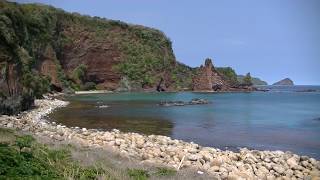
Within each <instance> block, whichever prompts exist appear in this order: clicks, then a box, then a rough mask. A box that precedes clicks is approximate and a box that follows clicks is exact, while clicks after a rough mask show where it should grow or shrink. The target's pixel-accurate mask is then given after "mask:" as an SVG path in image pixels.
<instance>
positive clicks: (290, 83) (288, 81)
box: [272, 78, 294, 86]
mask: <svg viewBox="0 0 320 180" xmlns="http://www.w3.org/2000/svg"><path fill="white" fill-rule="evenodd" d="M272 85H273V86H293V85H294V83H293V81H292V80H291V79H290V78H285V79H282V80H280V81H278V82H276V83H274V84H272Z"/></svg>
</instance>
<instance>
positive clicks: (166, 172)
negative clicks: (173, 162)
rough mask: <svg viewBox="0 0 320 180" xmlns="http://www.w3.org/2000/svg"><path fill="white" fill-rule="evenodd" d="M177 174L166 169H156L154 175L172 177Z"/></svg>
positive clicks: (172, 170)
mask: <svg viewBox="0 0 320 180" xmlns="http://www.w3.org/2000/svg"><path fill="white" fill-rule="evenodd" d="M176 173H177V171H176V170H174V169H168V168H158V170H157V172H156V173H155V174H156V175H157V176H173V175H175V174H176Z"/></svg>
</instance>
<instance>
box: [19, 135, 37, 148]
mask: <svg viewBox="0 0 320 180" xmlns="http://www.w3.org/2000/svg"><path fill="white" fill-rule="evenodd" d="M34 141H35V139H34V138H33V137H32V136H31V135H26V136H20V137H18V138H17V139H16V146H18V147H19V149H20V151H21V149H23V148H31V145H32V143H33V142H34Z"/></svg>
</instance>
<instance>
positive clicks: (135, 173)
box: [128, 167, 177, 180]
mask: <svg viewBox="0 0 320 180" xmlns="http://www.w3.org/2000/svg"><path fill="white" fill-rule="evenodd" d="M176 173H177V171H176V170H174V169H168V168H164V167H162V168H157V169H156V171H155V172H152V173H151V172H149V171H147V170H143V169H128V175H129V177H131V178H132V179H134V180H146V179H149V177H150V176H152V175H154V176H155V177H170V176H174V175H175V174H176Z"/></svg>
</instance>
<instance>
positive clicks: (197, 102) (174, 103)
mask: <svg viewBox="0 0 320 180" xmlns="http://www.w3.org/2000/svg"><path fill="white" fill-rule="evenodd" d="M200 104H209V101H208V100H206V99H198V98H195V99H192V100H191V101H188V102H184V101H162V102H160V103H159V104H158V105H159V106H166V107H169V106H186V105H200Z"/></svg>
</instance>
